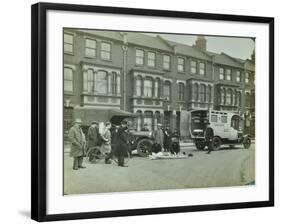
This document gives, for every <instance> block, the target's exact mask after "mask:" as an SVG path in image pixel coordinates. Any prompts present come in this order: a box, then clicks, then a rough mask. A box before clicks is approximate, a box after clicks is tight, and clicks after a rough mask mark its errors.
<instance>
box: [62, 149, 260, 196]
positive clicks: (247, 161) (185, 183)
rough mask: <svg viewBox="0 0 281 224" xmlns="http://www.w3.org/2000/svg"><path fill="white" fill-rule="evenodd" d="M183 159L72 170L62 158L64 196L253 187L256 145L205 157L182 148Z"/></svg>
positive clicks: (142, 160)
mask: <svg viewBox="0 0 281 224" xmlns="http://www.w3.org/2000/svg"><path fill="white" fill-rule="evenodd" d="M181 152H186V153H187V154H189V153H191V154H192V155H193V156H192V157H188V158H186V159H170V160H169V159H167V160H150V159H149V158H142V157H139V156H137V155H134V156H133V157H132V158H131V159H130V161H129V163H128V166H129V167H125V168H123V167H118V166H117V164H116V163H114V162H113V163H112V164H104V162H103V161H101V162H100V163H98V164H90V163H89V162H88V161H86V160H84V164H83V165H85V166H86V167H87V168H85V169H79V170H78V171H74V170H72V161H73V160H72V158H70V157H69V153H68V152H66V153H65V154H64V193H65V194H89V193H105V192H126V191H147V190H163V189H183V188H205V187H224V186H240V185H248V184H254V182H255V144H252V146H251V147H250V149H244V148H242V147H240V146H236V147H235V148H233V149H230V148H229V147H222V148H221V149H220V150H218V151H213V152H212V153H211V154H206V151H198V150H197V149H196V148H195V147H194V145H193V144H186V145H181Z"/></svg>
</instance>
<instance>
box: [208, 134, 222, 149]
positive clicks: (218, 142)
mask: <svg viewBox="0 0 281 224" xmlns="http://www.w3.org/2000/svg"><path fill="white" fill-rule="evenodd" d="M220 146H221V139H220V138H219V137H216V136H215V137H213V139H212V141H211V142H210V144H209V148H210V149H211V150H218V149H219V148H220Z"/></svg>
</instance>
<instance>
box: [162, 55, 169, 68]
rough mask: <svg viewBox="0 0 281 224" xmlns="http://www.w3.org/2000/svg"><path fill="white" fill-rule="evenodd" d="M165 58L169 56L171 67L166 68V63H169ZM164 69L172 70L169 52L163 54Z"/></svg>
mask: <svg viewBox="0 0 281 224" xmlns="http://www.w3.org/2000/svg"><path fill="white" fill-rule="evenodd" d="M165 58H169V63H168V65H169V67H168V68H165V64H167V61H165ZM163 69H164V70H171V55H169V54H163Z"/></svg>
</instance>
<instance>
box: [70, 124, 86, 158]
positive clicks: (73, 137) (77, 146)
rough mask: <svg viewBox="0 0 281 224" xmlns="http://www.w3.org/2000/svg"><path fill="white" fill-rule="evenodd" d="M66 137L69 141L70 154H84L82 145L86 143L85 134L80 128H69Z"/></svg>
mask: <svg viewBox="0 0 281 224" xmlns="http://www.w3.org/2000/svg"><path fill="white" fill-rule="evenodd" d="M68 137H69V140H70V142H71V150H70V156H72V157H79V156H83V155H84V147H85V144H86V139H85V135H84V133H83V131H82V129H81V128H75V127H74V126H73V127H71V128H70V130H69V132H68Z"/></svg>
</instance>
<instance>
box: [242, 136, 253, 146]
mask: <svg viewBox="0 0 281 224" xmlns="http://www.w3.org/2000/svg"><path fill="white" fill-rule="evenodd" d="M243 146H244V148H245V149H248V148H250V146H251V139H250V138H249V137H246V138H245V139H244V141H243Z"/></svg>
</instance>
